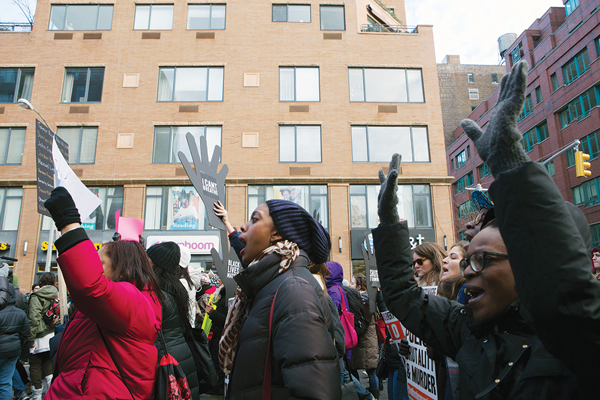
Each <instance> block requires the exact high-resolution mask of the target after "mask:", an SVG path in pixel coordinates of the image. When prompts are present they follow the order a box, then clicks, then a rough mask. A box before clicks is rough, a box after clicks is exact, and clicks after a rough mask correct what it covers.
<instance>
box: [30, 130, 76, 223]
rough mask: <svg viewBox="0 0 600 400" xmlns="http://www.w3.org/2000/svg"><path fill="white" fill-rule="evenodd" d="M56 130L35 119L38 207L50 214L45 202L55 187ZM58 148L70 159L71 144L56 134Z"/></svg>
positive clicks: (39, 210) (44, 213) (42, 211)
mask: <svg viewBox="0 0 600 400" xmlns="http://www.w3.org/2000/svg"><path fill="white" fill-rule="evenodd" d="M54 137H55V135H54V132H52V131H51V130H50V128H49V127H47V126H46V125H44V124H42V123H41V122H40V121H39V120H37V119H36V120H35V147H36V150H35V153H36V172H37V206H38V207H37V208H38V213H40V214H43V215H46V216H48V217H49V216H50V213H49V212H48V210H46V207H44V202H45V201H46V200H48V199H49V198H50V192H52V189H54V161H52V160H53V158H52V139H54ZM56 144H57V145H58V149H59V150H60V152H61V153H62V155H63V156H64V157H65V160H68V159H69V145H68V144H67V142H65V141H64V140H62V139H61V138H59V137H58V136H56Z"/></svg>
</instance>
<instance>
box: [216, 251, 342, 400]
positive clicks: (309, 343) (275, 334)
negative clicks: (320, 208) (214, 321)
mask: <svg viewBox="0 0 600 400" xmlns="http://www.w3.org/2000/svg"><path fill="white" fill-rule="evenodd" d="M280 261H281V256H280V255H279V254H276V253H273V254H270V255H268V256H267V257H265V258H264V259H262V260H261V261H259V262H258V263H256V264H254V265H252V266H249V267H247V268H246V269H244V270H242V271H241V272H240V273H239V274H238V275H237V276H236V277H235V280H236V281H237V283H238V285H239V286H240V287H241V289H242V290H243V292H244V293H245V294H246V295H247V296H248V298H249V301H250V302H251V304H249V306H248V309H247V314H246V317H245V318H244V322H243V326H242V330H241V332H240V336H239V341H238V349H237V352H236V358H235V361H234V365H233V370H232V373H231V378H230V386H229V389H228V398H229V399H235V400H240V399H252V400H260V399H262V388H263V379H264V371H265V363H266V355H267V344H268V339H269V338H268V332H269V313H270V309H271V304H272V302H273V297H274V296H275V292H277V290H278V289H279V291H278V294H277V299H276V302H275V305H274V312H273V323H272V341H271V349H272V353H271V354H272V355H271V357H272V359H271V365H272V374H271V381H272V390H271V393H272V398H273V399H286V400H287V399H290V398H301V399H323V400H336V399H340V398H341V385H340V371H339V364H338V354H337V352H336V349H335V346H334V343H333V340H332V336H333V325H332V323H331V322H332V321H329V323H328V321H327V318H332V316H331V315H329V312H328V311H327V310H328V308H329V306H328V305H327V304H326V299H325V297H324V296H323V291H322V290H321V287H320V285H319V283H318V282H317V281H316V280H315V278H314V277H313V276H312V275H311V273H310V272H309V271H308V269H306V265H307V262H308V257H307V255H306V253H305V252H304V251H300V256H299V257H298V258H297V259H296V260H295V261H294V262H293V263H292V265H291V267H290V268H289V269H287V270H286V271H284V272H283V273H281V274H280V273H279V272H278V269H279V263H280ZM290 277H301V278H303V279H304V280H306V281H307V282H308V284H307V283H306V282H305V281H303V280H301V279H296V278H292V279H287V278H290ZM328 326H330V327H331V328H330V329H331V330H330V329H328Z"/></svg>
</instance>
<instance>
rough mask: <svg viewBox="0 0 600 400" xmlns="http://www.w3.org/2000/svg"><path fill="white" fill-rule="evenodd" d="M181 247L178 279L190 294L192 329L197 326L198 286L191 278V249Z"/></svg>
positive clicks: (189, 317)
mask: <svg viewBox="0 0 600 400" xmlns="http://www.w3.org/2000/svg"><path fill="white" fill-rule="evenodd" d="M178 246H179V252H180V254H181V258H180V259H179V268H178V269H177V277H178V278H179V282H181V284H182V285H183V287H184V289H185V291H186V292H187V294H188V303H189V310H190V311H189V314H188V320H189V321H190V325H191V326H192V328H193V327H194V326H196V286H195V285H194V282H193V280H192V277H191V276H190V270H189V268H188V267H189V265H190V261H191V260H192V254H191V253H190V249H189V248H188V247H186V246H183V245H181V244H180V245H178Z"/></svg>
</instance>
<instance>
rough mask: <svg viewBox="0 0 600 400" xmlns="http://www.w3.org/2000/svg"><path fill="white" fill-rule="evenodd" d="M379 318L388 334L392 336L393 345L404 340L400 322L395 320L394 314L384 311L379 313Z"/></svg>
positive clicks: (404, 336)
mask: <svg viewBox="0 0 600 400" xmlns="http://www.w3.org/2000/svg"><path fill="white" fill-rule="evenodd" d="M381 316H382V317H383V320H384V321H385V326H386V327H387V329H388V331H389V332H390V335H392V342H393V343H400V340H402V339H404V338H406V335H405V334H404V329H403V328H402V324H400V321H398V318H396V317H395V316H394V314H392V313H391V312H389V311H384V312H382V313H381Z"/></svg>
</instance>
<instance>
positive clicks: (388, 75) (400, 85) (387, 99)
mask: <svg viewBox="0 0 600 400" xmlns="http://www.w3.org/2000/svg"><path fill="white" fill-rule="evenodd" d="M348 80H349V86H350V101H351V102H355V101H357V102H379V103H407V102H408V103H423V102H424V101H425V96H424V94H423V77H422V75H421V70H420V69H402V68H348Z"/></svg>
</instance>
